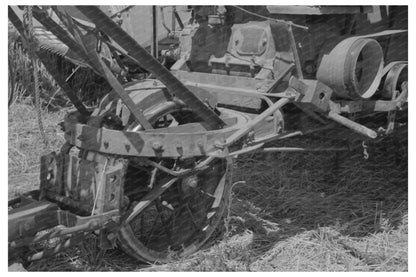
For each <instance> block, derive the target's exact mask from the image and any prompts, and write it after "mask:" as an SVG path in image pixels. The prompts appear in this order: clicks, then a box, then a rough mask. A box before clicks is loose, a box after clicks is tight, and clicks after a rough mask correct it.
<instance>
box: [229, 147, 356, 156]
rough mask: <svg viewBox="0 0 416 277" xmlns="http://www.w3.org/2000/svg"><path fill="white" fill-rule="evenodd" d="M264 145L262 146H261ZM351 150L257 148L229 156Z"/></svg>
mask: <svg viewBox="0 0 416 277" xmlns="http://www.w3.org/2000/svg"><path fill="white" fill-rule="evenodd" d="M260 145H262V144H260ZM349 150H350V148H348V147H340V148H303V147H267V148H260V147H257V148H255V149H249V148H247V149H241V150H238V151H235V152H232V153H230V154H229V156H236V155H243V154H247V153H253V152H256V153H271V152H326V151H328V152H329V151H349Z"/></svg>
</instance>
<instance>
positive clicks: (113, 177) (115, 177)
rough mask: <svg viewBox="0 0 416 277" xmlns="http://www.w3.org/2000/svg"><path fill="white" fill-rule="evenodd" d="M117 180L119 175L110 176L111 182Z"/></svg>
mask: <svg viewBox="0 0 416 277" xmlns="http://www.w3.org/2000/svg"><path fill="white" fill-rule="evenodd" d="M116 180H117V176H115V175H113V176H111V177H110V182H111V183H114V182H115V181H116Z"/></svg>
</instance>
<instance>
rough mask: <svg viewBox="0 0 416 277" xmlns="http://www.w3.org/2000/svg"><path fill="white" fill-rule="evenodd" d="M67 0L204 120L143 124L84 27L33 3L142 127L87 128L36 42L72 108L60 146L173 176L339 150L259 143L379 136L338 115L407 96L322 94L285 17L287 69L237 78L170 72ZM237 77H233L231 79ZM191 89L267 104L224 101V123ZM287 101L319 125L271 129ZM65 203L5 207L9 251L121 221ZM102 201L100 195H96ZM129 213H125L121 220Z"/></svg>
mask: <svg viewBox="0 0 416 277" xmlns="http://www.w3.org/2000/svg"><path fill="white" fill-rule="evenodd" d="M76 7H77V8H78V10H79V11H81V12H82V13H83V14H84V15H85V16H86V17H88V18H89V19H90V20H91V22H93V23H94V24H95V25H96V27H97V28H98V29H99V31H100V32H103V33H105V34H106V35H107V36H108V37H109V38H110V39H112V41H114V42H115V43H116V44H118V46H114V47H116V48H117V47H121V48H122V50H124V51H125V53H127V54H128V55H129V56H130V57H131V58H132V60H134V61H135V62H137V63H138V64H139V65H140V66H142V67H143V68H146V69H147V70H148V71H149V72H151V73H153V74H154V76H155V77H157V78H158V79H159V80H160V81H161V82H162V83H163V86H161V85H160V84H154V85H150V86H147V87H146V86H144V87H143V88H142V89H154V88H166V89H167V91H169V93H170V97H172V98H177V99H179V100H181V101H183V102H184V103H185V105H187V106H188V107H189V108H190V109H192V110H194V111H198V115H199V116H200V117H201V118H202V119H203V121H204V124H200V123H197V124H194V123H191V124H186V125H181V126H178V127H172V128H164V129H157V130H152V129H153V128H152V125H151V124H150V123H149V122H148V121H147V119H146V117H145V116H144V111H143V109H141V108H138V107H136V106H135V104H134V103H133V101H132V99H131V97H130V96H129V95H128V93H127V92H126V90H125V88H124V87H123V85H122V84H121V83H120V82H119V80H118V79H117V78H116V77H115V76H114V74H113V73H112V72H111V70H110V68H109V67H108V65H107V64H106V63H105V62H103V60H102V59H101V57H100V55H99V53H97V51H96V43H95V42H94V41H93V40H88V39H87V38H86V37H85V36H84V34H83V33H84V32H85V30H82V29H81V28H80V27H79V26H78V25H77V24H76V23H74V21H73V20H72V19H71V18H70V17H69V16H67V15H64V14H61V13H59V16H60V18H61V20H62V21H63V22H64V23H65V25H66V26H67V28H68V30H69V31H67V30H64V29H63V28H62V27H60V26H59V25H58V24H56V23H55V22H54V21H53V20H51V19H50V18H49V17H48V16H47V14H45V13H44V12H43V11H42V10H41V9H38V8H36V7H34V8H33V9H34V10H33V11H34V12H33V15H34V17H35V18H36V19H37V20H38V21H39V22H41V23H42V24H43V25H44V26H45V27H46V28H47V29H50V30H51V31H52V32H53V33H54V34H55V35H56V36H57V37H58V38H59V39H60V40H62V41H63V42H64V43H65V44H67V45H68V46H69V47H70V48H71V49H72V50H73V51H75V53H76V54H77V55H79V57H80V58H82V59H83V60H84V61H85V62H87V63H88V65H89V66H90V67H91V68H92V69H93V70H94V71H95V72H97V73H99V74H100V75H102V76H103V77H104V78H105V79H106V80H107V81H108V83H109V84H110V85H111V86H112V88H113V89H114V92H115V93H116V94H117V95H118V97H119V98H120V99H121V100H122V102H123V103H124V104H125V105H126V107H127V108H128V109H129V110H130V112H131V113H132V115H133V116H134V118H135V120H136V121H137V122H138V123H140V124H141V125H142V126H143V127H144V129H145V130H144V131H137V132H128V131H117V130H112V129H106V128H98V127H94V126H90V125H88V124H86V123H85V122H84V121H85V120H84V121H82V120H80V118H86V117H88V116H90V114H91V112H90V111H89V110H87V109H86V107H85V106H84V105H83V104H82V103H81V102H80V100H79V99H78V98H77V97H76V96H75V95H74V94H73V93H72V92H71V89H70V88H69V87H68V85H67V84H66V83H65V82H64V81H63V80H64V79H63V78H61V77H60V75H59V74H57V72H56V71H55V70H54V69H53V66H52V65H50V64H48V61H47V57H46V56H45V54H44V53H43V52H42V51H41V50H40V51H37V54H38V56H39V58H40V60H41V61H42V62H43V63H44V64H45V65H46V67H47V69H48V71H49V72H50V73H51V74H52V75H53V76H54V78H55V79H56V80H57V82H58V84H59V85H60V86H61V87H62V88H63V90H64V91H65V93H66V94H67V95H68V98H69V99H70V100H71V101H72V102H73V103H74V106H75V107H76V108H77V110H78V111H76V112H73V113H72V114H70V115H69V116H67V117H66V119H65V122H64V124H63V127H64V131H65V139H66V141H67V144H68V145H70V146H76V147H79V148H81V149H84V150H90V151H93V152H99V153H102V154H103V155H105V154H107V155H110V156H111V155H117V156H123V157H129V158H133V157H135V159H136V160H137V161H138V163H145V164H146V163H147V164H150V165H152V166H154V167H155V168H158V169H160V170H163V171H165V172H166V173H168V174H170V175H172V176H173V177H175V178H178V177H179V176H184V175H186V174H190V173H191V172H194V171H197V170H200V168H203V167H204V166H206V165H207V164H208V163H209V161H211V160H212V159H214V158H218V157H220V158H229V157H234V156H238V155H242V154H246V153H251V152H259V151H262V152H282V151H287V152H293V151H344V150H347V149H346V148H329V149H328V148H319V147H318V148H311V149H307V148H296V147H274V148H271V147H264V146H265V143H266V142H269V141H274V140H282V139H289V138H292V137H294V136H299V135H304V134H309V133H313V132H319V131H322V130H326V129H329V128H332V127H333V126H334V122H335V123H338V124H341V125H343V126H345V127H347V128H349V129H351V130H352V131H354V132H357V133H359V134H361V135H362V136H363V137H365V138H371V139H374V138H376V137H377V135H378V134H377V132H376V131H374V130H371V129H369V128H367V127H365V126H363V125H361V124H359V123H357V122H354V121H353V120H351V119H348V118H347V117H344V116H342V115H341V114H353V113H356V112H392V111H396V110H398V109H401V108H402V107H403V106H404V104H405V102H406V99H407V89H406V90H405V91H404V92H403V93H402V94H401V95H400V96H399V97H398V98H396V99H392V100H389V101H386V100H377V101H372V100H358V101H355V100H354V101H345V100H342V101H334V100H330V98H331V95H332V90H331V89H330V88H329V87H327V86H325V85H324V84H322V83H321V82H319V81H316V80H304V79H303V77H302V69H301V64H300V61H299V56H298V53H297V48H296V42H295V40H294V36H293V32H292V27H291V25H290V24H289V25H288V32H289V34H290V43H291V49H292V51H293V57H294V60H293V61H292V62H291V63H288V65H287V68H286V69H285V70H283V71H282V72H280V74H279V75H278V76H277V78H275V79H274V80H269V79H265V80H261V81H258V80H253V79H249V78H244V77H232V76H220V75H212V74H203V73H189V72H185V71H181V70H178V71H176V72H170V71H168V70H167V69H166V68H165V67H163V66H162V65H161V64H160V63H159V62H158V61H157V60H156V59H155V58H154V57H152V56H151V55H150V54H149V53H148V52H147V51H146V50H145V49H144V48H143V47H141V46H140V45H139V44H138V43H137V42H136V41H135V40H134V39H133V38H131V37H130V36H129V35H128V34H127V33H126V32H125V31H123V30H122V29H121V28H120V26H118V25H117V23H115V22H114V21H112V20H111V19H110V18H109V17H107V16H106V15H105V14H104V13H103V12H102V11H101V10H99V9H98V8H97V7H93V6H76ZM54 10H56V9H54ZM56 11H57V10H56ZM175 17H177V14H175ZM9 19H10V20H11V21H12V23H13V24H14V25H15V26H16V28H17V29H18V30H19V32H21V33H22V35H24V28H23V24H22V23H21V22H20V20H19V18H18V17H17V16H16V14H15V13H14V12H13V10H12V9H11V8H10V7H9ZM179 23H180V22H179ZM102 43H110V42H102ZM294 69H295V71H296V74H295V75H294V74H293V71H294ZM290 74H292V75H294V76H292V77H291V78H290V80H289V87H288V88H287V89H286V90H285V91H282V92H273V90H274V88H275V87H276V86H277V85H278V83H279V82H280V81H281V80H282V79H283V78H285V77H287V76H288V75H290ZM237 83H238V84H239V85H237V86H234V85H235V84H237ZM259 83H260V85H259ZM196 90H203V91H206V92H209V93H213V94H215V95H217V96H219V95H236V94H238V95H240V96H243V97H246V98H247V99H249V101H264V102H265V103H266V104H267V105H268V108H267V109H265V110H264V111H262V112H261V113H259V114H257V115H255V116H252V117H248V116H247V115H245V114H243V113H239V112H235V111H233V112H231V113H230V111H229V110H227V109H219V111H220V112H222V113H224V114H227V113H230V115H231V117H232V118H234V121H233V122H232V123H229V122H228V125H227V122H226V121H225V120H224V119H223V118H222V117H221V116H219V115H217V114H216V113H215V111H214V110H213V109H211V108H210V107H208V106H207V105H206V104H205V103H204V102H203V101H201V99H200V98H199V97H198V93H196V92H195V91H196ZM290 103H292V104H295V105H296V106H297V107H299V108H300V109H301V110H302V111H303V112H305V113H306V114H307V115H308V116H311V117H313V118H315V119H317V120H318V121H320V122H321V125H320V127H319V128H309V129H305V130H302V131H301V130H293V131H290V132H283V130H282V129H279V128H278V125H279V123H281V122H283V117H282V113H281V110H282V108H284V107H285V106H286V105H288V104H290ZM327 119H329V121H327ZM322 123H323V124H322ZM259 126H267V128H268V129H269V131H268V132H266V133H261V132H259V131H258V130H257V129H258V127H259ZM230 149H232V151H230ZM193 156H206V157H207V159H206V160H205V162H203V163H201V164H199V165H198V166H196V167H195V168H193V169H190V170H185V171H182V172H181V171H172V170H169V169H167V168H164V167H163V166H161V165H158V164H157V163H155V162H153V161H152V160H150V159H149V158H151V157H158V158H177V157H193ZM133 159H134V158H133ZM98 164H100V166H101V172H102V174H104V173H105V172H106V171H105V166H104V167H103V165H102V163H98ZM103 168H104V169H103ZM175 178H173V179H171V180H170V181H167V182H166V183H165V184H164V185H162V186H159V187H156V188H154V189H153V190H152V191H151V192H149V193H148V194H147V195H146V196H145V197H144V198H143V200H142V201H140V202H139V203H138V204H136V205H135V206H134V207H133V211H134V212H133V214H132V215H131V216H130V217H129V218H131V217H132V216H133V215H136V214H138V213H140V211H142V210H143V209H144V208H145V207H146V203H149V201H151V200H152V199H154V198H155V197H157V196H159V195H160V194H161V193H163V191H165V190H166V189H167V188H168V187H169V186H170V185H171V184H172V183H173V182H174V181H173V180H176V179H175ZM44 188H45V187H44ZM96 195H98V193H96ZM121 195H122V194H121ZM22 199H23V198H22ZM27 199H29V198H27ZM27 199H26V200H27ZM44 199H46V200H48V201H53V202H56V203H58V204H59V205H57V204H51V203H50V202H42V200H44ZM38 200H40V201H38ZM71 201H72V200H71V198H70V197H63V196H61V195H60V194H59V193H56V192H53V191H48V190H45V189H44V190H43V191H41V197H39V198H38V199H36V198H35V199H32V200H30V199H29V200H27V201H26V202H27V203H28V204H27V205H22V207H20V208H17V209H14V210H12V211H11V212H10V213H9V250H10V249H11V250H15V249H17V248H19V247H22V246H26V245H29V244H32V243H36V242H39V241H42V240H46V239H50V238H54V237H68V236H70V235H71V236H72V238H71V239H72V242H71V241H69V240H68V241H66V242H64V244H63V245H62V246H61V247H60V248H56V249H53V250H51V251H47V252H45V253H43V252H42V253H38V254H35V255H34V256H32V257H30V258H29V260H34V259H38V258H42V257H44V256H46V255H48V254H54V253H56V252H58V251H59V250H60V249H65V247H69V246H70V245H72V244H73V243H74V242H78V241H79V239H82V234H83V232H87V231H93V230H100V229H101V230H102V229H105V228H107V229H108V228H110V227H111V228H113V230H116V229H117V228H114V226H117V224H118V223H119V221H120V216H121V214H122V211H120V209H122V206H121V205H120V206H119V208H118V209H117V208H114V207H113V208H114V209H111V210H101V211H100V212H99V214H97V215H91V216H87V217H80V216H78V215H76V214H73V213H71V212H69V211H63V210H61V209H60V207H59V206H64V205H67V206H73V205H77V203H73V202H71ZM101 201H104V200H103V199H101ZM120 201H122V199H120ZM15 202H16V201H15ZM12 204H13V203H12ZM94 207H95V204H94ZM93 213H94V208H93ZM40 218H45V219H46V220H45V221H38V219H40ZM129 218H127V221H128V220H129ZM121 220H125V219H121ZM57 225H64V226H65V227H63V228H60V229H58V230H56V231H50V232H48V233H46V234H44V235H35V236H34V233H36V232H35V231H38V230H41V229H46V228H50V227H54V226H57ZM109 226H110V227H109ZM111 228H110V229H111ZM78 235H79V236H78Z"/></svg>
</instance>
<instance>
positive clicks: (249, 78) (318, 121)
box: [8, 6, 407, 263]
mask: <svg viewBox="0 0 416 277" xmlns="http://www.w3.org/2000/svg"><path fill="white" fill-rule="evenodd" d="M144 8H146V9H148V11H149V12H150V11H151V13H150V14H153V20H151V22H153V25H151V26H149V27H148V30H151V32H150V34H151V35H150V42H149V43H150V44H149V45H147V46H149V47H148V48H149V49H148V50H150V52H151V53H149V51H148V50H146V49H145V48H146V47H147V46H146V47H143V46H142V45H141V44H140V43H145V42H142V41H140V43H139V39H140V38H142V36H141V35H140V34H141V33H140V30H141V29H143V28H145V26H139V25H137V23H134V22H136V21H135V19H136V18H137V16H138V14H137V12H139V11H140V9H144ZM190 8H192V12H190V13H187V14H188V15H189V20H187V22H186V23H184V22H183V21H182V20H181V17H180V15H179V13H178V12H176V9H175V8H170V11H171V12H172V14H173V15H172V16H168V15H164V19H163V20H160V18H159V19H158V18H157V16H156V14H157V13H158V12H160V11H159V10H158V9H159V8H151V7H130V6H128V7H125V8H117V9H115V11H116V12H115V13H112V14H111V13H109V11H111V10H112V8H111V6H110V7H108V6H107V7H101V8H99V7H95V6H75V7H65V8H63V7H54V6H52V7H40V6H30V7H20V9H21V10H20V15H19V14H18V13H16V12H15V11H17V10H19V9H18V8H15V7H13V8H12V7H9V20H10V21H11V22H12V24H13V25H14V26H15V27H16V29H17V30H18V31H19V33H20V34H21V35H22V37H23V40H24V41H26V42H27V45H28V47H29V53H32V54H34V55H36V57H37V58H38V59H39V60H40V61H41V62H42V63H43V64H44V66H45V67H46V69H47V70H48V71H49V72H50V74H51V75H52V76H53V77H54V78H55V80H56V82H57V83H58V84H59V86H60V87H61V88H62V90H63V91H64V92H65V93H66V95H67V96H68V98H69V99H70V100H71V101H72V103H73V104H74V107H75V108H76V110H74V111H72V112H70V113H68V114H67V115H66V117H65V119H64V121H63V123H62V124H61V126H62V129H63V131H64V133H65V140H66V142H65V144H64V145H63V146H62V149H61V150H60V151H59V152H57V153H55V152H53V153H51V154H49V155H46V156H43V157H41V174H40V187H39V190H36V191H31V192H28V193H25V194H24V195H21V196H20V197H19V198H18V199H13V200H11V201H9V220H8V223H9V235H8V248H9V254H10V257H16V256H20V257H21V258H24V259H25V260H27V261H34V260H37V259H41V258H44V257H47V256H50V255H53V254H55V253H58V252H59V251H62V250H65V249H67V248H69V247H71V246H74V245H76V244H78V243H80V242H81V241H82V240H83V239H84V238H85V236H86V235H87V234H88V233H91V232H92V233H94V234H96V235H97V236H99V238H100V247H101V248H102V249H109V248H112V247H116V246H119V247H120V248H121V249H122V250H123V251H125V252H126V253H127V254H129V255H130V256H132V257H134V258H136V259H137V260H139V261H145V262H151V263H155V262H157V263H163V262H167V261H168V260H169V257H172V253H175V254H177V255H178V256H181V257H183V256H186V255H189V254H191V253H194V252H195V251H197V250H198V249H199V248H200V247H201V246H202V245H203V244H204V243H205V242H206V241H207V239H208V238H209V237H210V236H211V235H212V234H213V232H214V230H215V229H216V228H217V226H218V225H219V224H222V218H223V215H224V211H225V210H226V209H227V205H229V195H230V193H231V180H230V179H231V178H230V174H231V168H232V162H233V158H235V157H236V156H238V155H243V154H246V153H252V152H284V151H331V150H333V151H337V150H345V149H339V148H335V147H333V148H324V147H323V146H322V145H319V144H318V142H317V145H311V146H310V148H307V149H306V148H299V147H296V146H295V147H287V146H283V143H285V142H287V141H290V139H291V138H293V137H295V136H302V135H306V134H312V133H317V132H322V131H324V130H339V132H338V134H339V137H331V141H334V140H336V139H339V140H342V139H344V138H345V134H346V133H348V134H354V135H353V137H355V138H356V139H358V140H359V141H360V142H361V141H366V140H373V139H375V138H377V137H380V136H384V135H386V134H389V133H391V132H392V131H393V130H394V127H395V125H396V126H397V124H398V122H397V120H396V118H397V117H398V115H399V112H401V113H403V114H404V117H403V118H404V121H402V122H401V123H400V124H405V123H406V120H407V119H406V113H407V7H368V6H366V7H364V6H345V7H342V6H341V7H335V6H332V7H326V6H319V7H318V6H317V7H313V6H267V7H266V6H262V7H260V6H250V7H246V8H243V7H239V6H226V7H222V6H195V7H190ZM113 11H114V9H113ZM184 14H186V13H184ZM21 17H23V20H21ZM167 18H171V19H172V22H171V23H172V24H171V26H170V27H167V24H166V22H165V21H167ZM35 20H36V21H35ZM33 22H37V23H39V24H40V25H41V26H42V28H39V27H36V26H35V27H34V26H33ZM158 22H162V26H165V27H163V28H157V27H158V26H159V25H160V24H159V23H158ZM159 27H160V26H159ZM158 29H162V30H168V31H166V37H165V38H163V39H162V40H161V39H160V38H161V37H160V34H159V35H158V32H157V30H158ZM55 54H59V55H62V56H64V57H65V58H67V59H68V60H70V61H72V62H73V63H75V64H78V65H82V66H85V67H88V68H90V69H91V70H93V71H94V72H95V73H97V74H98V75H100V76H102V77H104V78H105V80H106V81H107V82H108V84H109V85H110V86H111V87H112V91H111V92H110V93H109V94H108V95H106V96H105V97H103V98H102V99H101V101H100V103H99V104H98V105H97V106H96V107H87V106H85V105H84V104H83V103H82V102H81V101H80V99H78V98H77V96H76V95H75V94H74V92H73V91H72V88H71V87H70V86H69V85H68V84H67V83H66V82H65V79H66V76H62V74H61V73H60V72H59V71H58V70H57V69H56V65H55V64H54V63H53V62H51V61H52V60H53V59H50V55H55ZM161 61H162V63H161ZM138 71H140V72H146V76H147V77H146V78H139V77H138V75H137V72H138ZM375 114H376V115H378V119H377V120H375V117H374V115H375ZM380 117H381V118H382V119H381V120H380ZM373 119H374V120H373ZM363 122H366V126H365V125H364V124H363ZM367 123H368V124H370V125H368V124H367ZM377 124H378V125H377ZM272 141H273V142H274V144H273V147H271V146H270V145H268V144H267V143H269V142H272ZM279 145H280V146H279ZM56 238H59V239H60V240H59V242H58V243H57V242H55V243H54V244H45V243H42V242H44V241H47V240H51V239H55V240H56ZM48 245H49V246H48ZM51 245H52V246H51ZM28 247H30V249H38V252H36V253H30V252H27V249H29V248H28ZM42 247H43V248H42Z"/></svg>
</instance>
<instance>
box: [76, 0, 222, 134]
mask: <svg viewBox="0 0 416 277" xmlns="http://www.w3.org/2000/svg"><path fill="white" fill-rule="evenodd" d="M76 7H77V9H78V10H79V11H81V12H82V13H83V14H84V15H85V16H86V17H87V18H89V19H90V20H91V21H92V22H93V23H94V24H95V25H96V26H97V28H99V29H100V30H101V31H103V32H104V33H105V34H106V35H107V36H109V37H110V38H112V39H113V40H114V41H115V42H116V43H117V44H118V45H120V46H121V47H122V48H124V49H125V50H126V51H127V52H128V53H129V54H130V55H131V56H132V57H134V58H135V59H137V60H138V61H140V64H141V65H143V67H144V68H145V69H146V70H148V71H149V72H151V73H153V74H154V75H155V76H156V77H157V78H158V79H159V80H160V81H161V82H162V83H164V84H165V85H166V87H167V88H168V90H170V91H171V93H173V94H175V95H176V96H177V97H178V98H180V99H181V100H183V101H184V102H185V103H186V104H187V105H188V106H189V107H190V108H192V109H193V110H195V111H198V112H199V116H200V117H201V118H202V119H203V120H204V121H205V122H206V123H207V125H208V126H209V127H210V128H211V129H216V128H218V127H220V128H221V127H223V126H224V125H225V123H224V121H223V120H222V119H221V118H220V117H219V116H218V115H217V114H216V113H215V112H214V111H213V110H211V109H209V108H208V107H207V106H206V105H205V104H204V103H203V102H202V101H201V100H199V99H198V97H196V96H195V95H194V94H193V93H192V92H191V91H189V89H188V88H186V87H185V86H184V85H183V84H182V83H181V82H180V81H179V80H178V79H177V78H176V77H175V76H173V75H172V73H171V72H169V70H168V69H166V68H165V67H164V66H163V65H161V64H160V63H159V62H158V61H157V60H156V59H155V58H154V57H152V55H150V54H149V53H148V52H147V51H146V50H145V49H144V48H143V47H142V46H140V45H139V44H138V43H137V41H136V40H134V39H133V38H132V37H131V36H129V35H128V34H127V33H126V32H125V31H124V30H123V29H122V28H121V27H120V26H119V25H117V23H115V22H114V21H112V20H111V19H110V18H108V17H107V15H106V14H105V13H104V12H102V11H101V10H100V9H99V8H97V7H94V6H76Z"/></svg>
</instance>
